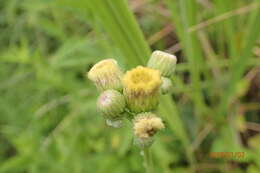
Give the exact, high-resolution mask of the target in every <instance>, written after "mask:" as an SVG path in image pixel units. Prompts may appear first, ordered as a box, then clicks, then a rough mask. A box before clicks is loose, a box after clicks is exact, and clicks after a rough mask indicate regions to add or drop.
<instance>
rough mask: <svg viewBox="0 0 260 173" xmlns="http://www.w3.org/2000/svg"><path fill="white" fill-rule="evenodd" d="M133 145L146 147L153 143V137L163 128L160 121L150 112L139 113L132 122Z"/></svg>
mask: <svg viewBox="0 0 260 173" xmlns="http://www.w3.org/2000/svg"><path fill="white" fill-rule="evenodd" d="M133 125H134V127H133V130H134V135H135V137H136V139H135V144H137V145H139V146H141V147H146V146H150V145H151V144H152V142H153V136H154V135H155V134H156V132H158V131H159V130H161V129H163V128H164V124H163V122H162V119H161V118H159V117H157V116H156V115H155V114H153V113H151V112H146V113H140V114H138V115H137V116H136V117H135V119H134V120H133Z"/></svg>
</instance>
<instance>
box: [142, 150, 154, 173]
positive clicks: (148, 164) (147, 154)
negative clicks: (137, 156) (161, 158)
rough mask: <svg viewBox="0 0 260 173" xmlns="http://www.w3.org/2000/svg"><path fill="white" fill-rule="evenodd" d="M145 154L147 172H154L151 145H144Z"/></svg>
mask: <svg viewBox="0 0 260 173" xmlns="http://www.w3.org/2000/svg"><path fill="white" fill-rule="evenodd" d="M143 154H144V166H145V169H146V173H153V160H152V156H151V153H150V150H149V147H144V149H143Z"/></svg>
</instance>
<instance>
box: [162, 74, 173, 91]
mask: <svg viewBox="0 0 260 173" xmlns="http://www.w3.org/2000/svg"><path fill="white" fill-rule="evenodd" d="M162 81H163V82H162V86H161V92H162V94H168V93H170V92H171V90H172V81H171V80H170V79H169V78H166V77H162Z"/></svg>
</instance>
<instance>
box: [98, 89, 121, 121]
mask: <svg viewBox="0 0 260 173" xmlns="http://www.w3.org/2000/svg"><path fill="white" fill-rule="evenodd" d="M97 107H98V109H99V110H100V111H101V113H102V114H103V116H104V117H105V118H106V119H107V120H110V121H109V122H111V121H112V120H119V119H121V118H122V116H123V112H124V109H125V98H124V96H123V95H122V94H121V93H120V92H118V91H116V90H106V91H104V92H103V93H102V94H101V95H100V96H99V98H98V101H97ZM107 122H108V121H107Z"/></svg>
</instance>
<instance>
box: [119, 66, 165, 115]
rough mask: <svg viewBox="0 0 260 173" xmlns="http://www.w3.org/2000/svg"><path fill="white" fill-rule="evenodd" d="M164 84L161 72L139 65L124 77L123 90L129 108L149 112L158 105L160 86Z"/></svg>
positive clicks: (133, 110) (137, 111)
mask: <svg viewBox="0 0 260 173" xmlns="http://www.w3.org/2000/svg"><path fill="white" fill-rule="evenodd" d="M161 84H162V80H161V76H160V72H159V71H158V70H154V69H150V68H147V67H142V66H138V67H136V68H134V69H133V70H130V71H128V72H127V73H126V74H125V75H124V77H123V90H124V96H125V97H126V102H127V106H128V109H129V110H130V111H132V112H135V113H139V112H147V111H151V110H153V109H155V108H156V107H157V105H158V99H159V98H158V97H159V88H160V86H161Z"/></svg>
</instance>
